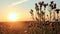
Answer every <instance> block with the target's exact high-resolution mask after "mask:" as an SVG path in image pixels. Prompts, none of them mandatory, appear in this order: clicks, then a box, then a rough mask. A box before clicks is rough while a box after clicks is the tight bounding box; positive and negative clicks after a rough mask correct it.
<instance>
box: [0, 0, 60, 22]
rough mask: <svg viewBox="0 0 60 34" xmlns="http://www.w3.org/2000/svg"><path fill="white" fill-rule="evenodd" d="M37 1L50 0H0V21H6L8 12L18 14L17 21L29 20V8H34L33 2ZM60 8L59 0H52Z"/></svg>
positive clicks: (48, 0)
mask: <svg viewBox="0 0 60 34" xmlns="http://www.w3.org/2000/svg"><path fill="white" fill-rule="evenodd" d="M39 1H45V3H49V2H50V1H51V0H0V21H8V19H7V18H8V14H9V13H10V12H13V13H17V14H18V21H30V20H32V18H31V16H30V13H29V11H30V9H34V4H35V3H38V2H39ZM54 1H55V2H56V3H57V5H58V6H57V7H58V8H60V4H59V3H60V0H54Z"/></svg>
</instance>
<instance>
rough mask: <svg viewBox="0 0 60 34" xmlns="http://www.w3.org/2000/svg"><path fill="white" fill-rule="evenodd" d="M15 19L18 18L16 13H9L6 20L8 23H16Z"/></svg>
mask: <svg viewBox="0 0 60 34" xmlns="http://www.w3.org/2000/svg"><path fill="white" fill-rule="evenodd" d="M17 18H18V16H17V13H9V15H8V19H9V20H10V21H17Z"/></svg>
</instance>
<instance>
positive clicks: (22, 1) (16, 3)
mask: <svg viewBox="0 0 60 34" xmlns="http://www.w3.org/2000/svg"><path fill="white" fill-rule="evenodd" d="M27 1H28V0H21V1H18V2H13V3H11V4H10V5H9V6H8V7H11V6H16V5H19V4H21V3H24V2H27Z"/></svg>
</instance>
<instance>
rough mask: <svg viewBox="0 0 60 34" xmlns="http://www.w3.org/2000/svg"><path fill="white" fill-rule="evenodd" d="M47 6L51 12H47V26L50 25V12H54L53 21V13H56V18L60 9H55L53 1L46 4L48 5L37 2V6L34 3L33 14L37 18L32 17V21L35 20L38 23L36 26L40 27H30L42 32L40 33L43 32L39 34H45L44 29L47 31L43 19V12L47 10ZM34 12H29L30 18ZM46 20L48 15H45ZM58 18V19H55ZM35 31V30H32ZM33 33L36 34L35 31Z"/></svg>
mask: <svg viewBox="0 0 60 34" xmlns="http://www.w3.org/2000/svg"><path fill="white" fill-rule="evenodd" d="M42 6H43V7H44V8H42ZM47 6H49V7H50V9H51V10H49V12H50V20H48V22H49V23H48V25H50V23H51V18H52V17H51V14H52V12H51V11H53V10H54V12H53V13H54V19H55V11H56V13H57V16H58V14H59V11H60V9H56V8H57V7H56V3H54V1H51V2H50V4H48V3H46V4H45V3H44V1H42V2H39V3H38V4H37V3H35V10H36V13H35V14H37V16H38V17H37V16H35V18H34V17H32V18H33V19H36V21H37V22H38V25H40V26H39V27H35V26H38V25H34V24H33V25H34V26H32V27H33V28H39V29H40V30H41V31H40V32H42V31H44V32H42V33H40V34H44V33H46V29H47V30H48V27H47V26H48V25H47V24H46V21H45V20H46V19H45V17H46V16H45V10H46V9H47ZM42 9H44V10H42ZM33 12H34V11H33V10H32V9H31V11H30V14H31V16H34V15H35V14H34V13H33ZM47 18H48V15H47ZM57 18H58V17H57ZM34 30H35V29H34ZM34 32H36V31H34Z"/></svg>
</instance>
